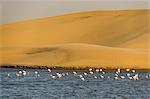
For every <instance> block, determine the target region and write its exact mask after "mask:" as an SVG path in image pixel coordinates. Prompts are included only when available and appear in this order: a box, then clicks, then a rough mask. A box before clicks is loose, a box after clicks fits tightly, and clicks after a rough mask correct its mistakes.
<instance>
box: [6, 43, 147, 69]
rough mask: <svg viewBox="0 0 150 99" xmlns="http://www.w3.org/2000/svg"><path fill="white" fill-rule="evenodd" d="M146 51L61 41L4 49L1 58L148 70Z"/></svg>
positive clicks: (16, 60)
mask: <svg viewBox="0 0 150 99" xmlns="http://www.w3.org/2000/svg"><path fill="white" fill-rule="evenodd" d="M147 53H150V50H148V49H145V50H144V49H128V48H113V47H104V46H98V45H90V44H61V45H53V46H49V47H39V48H9V50H5V51H4V54H5V56H4V60H3V61H4V62H5V61H6V62H7V63H8V64H26V65H47V66H55V65H56V66H63V67H65V66H66V67H68V66H74V67H78V66H79V67H83V68H84V67H87V66H88V67H92V66H93V67H103V68H136V67H137V68H138V69H150V66H149V65H148V64H149V63H148V62H149V57H148V54H147ZM137 60H138V61H137ZM143 66H144V67H143Z"/></svg>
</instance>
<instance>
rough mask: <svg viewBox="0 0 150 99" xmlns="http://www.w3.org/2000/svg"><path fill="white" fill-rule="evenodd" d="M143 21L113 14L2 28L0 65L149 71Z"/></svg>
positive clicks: (149, 45) (134, 14)
mask: <svg viewBox="0 0 150 99" xmlns="http://www.w3.org/2000/svg"><path fill="white" fill-rule="evenodd" d="M149 18H150V10H122V11H120V10H113V11H90V12H81V13H73V14H66V15H61V16H54V17H47V18H41V19H33V20H26V21H22V22H16V23H9V24H3V25H1V26H0V28H1V29H2V31H1V32H0V35H1V42H2V44H1V47H0V53H1V57H2V58H1V61H0V64H1V66H3V65H6V64H7V65H14V64H15V65H29V66H35V65H37V66H43V65H44V66H48V67H51V66H62V68H77V69H78V68H86V67H93V68H107V69H116V68H134V69H150V40H149V37H150V30H149V29H150V26H149V23H150V20H149Z"/></svg>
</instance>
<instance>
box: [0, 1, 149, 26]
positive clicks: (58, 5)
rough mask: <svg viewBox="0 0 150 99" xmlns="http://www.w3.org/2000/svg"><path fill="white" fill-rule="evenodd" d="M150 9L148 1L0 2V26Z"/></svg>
mask: <svg viewBox="0 0 150 99" xmlns="http://www.w3.org/2000/svg"><path fill="white" fill-rule="evenodd" d="M124 9H125V10H126V9H150V0H0V24H6V23H12V22H17V21H22V20H28V19H35V18H43V17H49V16H57V15H63V14H68V13H76V12H84V11H94V10H124Z"/></svg>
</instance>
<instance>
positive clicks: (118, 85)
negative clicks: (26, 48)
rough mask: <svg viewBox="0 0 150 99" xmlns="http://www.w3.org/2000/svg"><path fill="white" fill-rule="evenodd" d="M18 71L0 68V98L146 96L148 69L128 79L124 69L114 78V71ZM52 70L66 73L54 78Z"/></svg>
mask: <svg viewBox="0 0 150 99" xmlns="http://www.w3.org/2000/svg"><path fill="white" fill-rule="evenodd" d="M19 70H22V69H4V68H3V69H1V70H0V99H150V72H138V74H139V78H140V79H139V80H129V79H128V78H127V77H126V74H127V73H126V72H124V73H121V74H120V75H122V76H124V77H126V78H125V79H120V80H115V79H114V76H115V73H114V72H106V74H102V73H96V72H94V74H88V75H83V73H84V72H85V71H77V75H74V74H73V73H72V72H73V71H62V70H60V71H54V70H52V72H51V73H49V72H48V71H47V70H39V69H26V71H27V75H26V76H20V77H17V76H16V73H18V71H19ZM35 71H37V72H38V74H35ZM56 72H58V73H64V74H66V73H68V75H65V76H63V77H62V79H58V78H57V76H56ZM86 72H88V71H86ZM50 75H54V76H56V78H55V79H52V78H51V77H50ZM78 75H83V77H84V78H85V81H82V80H81V79H80V78H79V76H78ZM94 75H95V76H97V79H94V78H93V76H94ZM100 75H103V76H104V78H103V79H102V78H101V77H100ZM132 75H134V74H132ZM146 76H148V78H146ZM109 77H110V78H109Z"/></svg>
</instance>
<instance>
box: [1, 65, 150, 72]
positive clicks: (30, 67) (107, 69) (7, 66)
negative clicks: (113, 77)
mask: <svg viewBox="0 0 150 99" xmlns="http://www.w3.org/2000/svg"><path fill="white" fill-rule="evenodd" d="M0 68H12V69H52V70H67V71H68V70H70V71H72V70H76V71H80V70H83V71H84V70H85V71H86V70H89V69H90V68H92V69H93V70H96V69H103V70H105V71H116V70H117V69H118V68H117V67H116V68H114V67H113V68H107V67H93V66H91V67H90V66H86V67H69V66H68V67H65V66H41V65H0ZM119 69H121V70H122V71H126V69H130V70H136V71H150V69H148V68H147V69H146V68H144V69H142V68H124V67H123V68H119Z"/></svg>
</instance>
